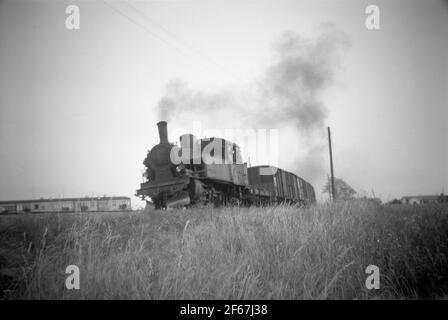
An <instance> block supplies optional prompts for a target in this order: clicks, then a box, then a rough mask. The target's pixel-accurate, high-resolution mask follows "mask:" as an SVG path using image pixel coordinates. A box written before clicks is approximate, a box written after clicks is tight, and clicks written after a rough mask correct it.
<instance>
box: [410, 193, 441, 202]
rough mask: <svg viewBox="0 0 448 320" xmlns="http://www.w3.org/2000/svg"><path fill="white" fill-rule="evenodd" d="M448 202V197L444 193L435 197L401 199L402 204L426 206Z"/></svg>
mask: <svg viewBox="0 0 448 320" xmlns="http://www.w3.org/2000/svg"><path fill="white" fill-rule="evenodd" d="M442 202H448V196H446V195H444V194H443V193H442V194H440V195H434V196H406V197H403V198H401V203H402V204H424V203H442Z"/></svg>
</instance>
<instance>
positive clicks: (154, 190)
mask: <svg viewBox="0 0 448 320" xmlns="http://www.w3.org/2000/svg"><path fill="white" fill-rule="evenodd" d="M157 126H158V131H159V138H160V143H159V144H157V145H155V146H154V147H153V148H152V149H151V150H150V151H149V152H148V154H147V156H146V158H145V160H144V161H143V164H144V166H145V172H144V174H143V175H144V178H145V180H146V181H145V182H143V183H141V185H140V189H138V190H137V192H136V195H137V196H139V197H141V199H143V200H146V201H147V202H149V201H148V200H147V198H150V199H151V200H152V203H153V204H154V206H155V208H156V209H164V208H170V207H183V206H189V205H194V204H199V203H203V204H205V203H213V204H214V205H215V206H220V205H253V204H257V205H259V204H262V205H263V204H273V203H280V202H287V203H298V204H303V205H308V204H311V203H314V202H315V201H316V197H315V193H314V188H313V186H312V185H311V184H310V183H308V182H307V181H305V180H304V179H302V178H300V177H298V176H296V175H295V174H293V173H290V172H288V171H285V170H283V169H280V168H276V167H272V166H254V167H250V168H248V167H247V164H246V163H243V162H242V158H241V152H240V148H239V147H238V145H236V144H235V143H233V142H231V141H227V140H225V139H222V138H217V137H212V138H206V139H199V140H198V139H197V138H196V137H195V136H194V135H192V134H184V135H182V136H181V137H180V148H179V147H178V146H177V145H175V144H173V143H170V142H169V141H168V131H167V123H166V121H160V122H158V123H157Z"/></svg>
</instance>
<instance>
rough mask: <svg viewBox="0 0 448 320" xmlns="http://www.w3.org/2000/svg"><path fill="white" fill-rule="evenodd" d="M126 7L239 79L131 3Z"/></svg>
mask: <svg viewBox="0 0 448 320" xmlns="http://www.w3.org/2000/svg"><path fill="white" fill-rule="evenodd" d="M125 4H126V5H128V6H129V7H131V8H132V9H134V11H136V12H137V13H138V14H139V15H140V16H141V17H143V18H144V19H145V20H146V21H148V22H149V23H151V24H153V25H155V26H157V27H158V28H160V29H161V30H162V31H163V32H165V33H166V34H167V35H168V36H170V37H171V38H173V39H174V40H175V41H177V42H178V43H180V44H181V45H182V46H184V47H185V48H187V49H189V50H190V51H192V52H193V53H195V54H196V55H198V56H200V57H201V58H204V59H206V60H208V62H209V63H210V64H211V65H213V66H215V67H217V68H219V69H221V71H224V72H226V73H228V74H229V75H231V76H232V77H233V78H235V79H237V77H236V76H235V75H234V74H233V72H231V71H229V70H228V69H227V68H225V67H224V66H222V65H221V64H219V63H217V62H216V61H214V60H213V59H211V58H210V57H208V56H207V55H205V54H204V53H202V52H201V51H200V50H198V49H197V48H195V47H194V46H192V45H191V44H189V43H187V42H185V41H184V40H183V39H181V38H180V37H179V36H177V35H176V34H175V33H173V32H171V31H170V30H168V29H166V28H165V27H164V26H162V25H161V24H160V23H158V22H157V21H155V20H154V19H152V18H151V17H149V16H148V15H147V14H145V13H143V12H141V11H140V10H138V9H137V8H136V7H135V6H133V5H132V4H130V3H127V2H125Z"/></svg>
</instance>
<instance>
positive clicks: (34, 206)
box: [0, 197, 132, 214]
mask: <svg viewBox="0 0 448 320" xmlns="http://www.w3.org/2000/svg"><path fill="white" fill-rule="evenodd" d="M128 210H132V207H131V199H130V198H129V197H85V198H57V199H37V200H14V201H0V214H1V213H21V212H35V213H38V212H101V211H128Z"/></svg>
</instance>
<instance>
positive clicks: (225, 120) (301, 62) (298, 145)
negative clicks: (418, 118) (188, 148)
mask: <svg viewBox="0 0 448 320" xmlns="http://www.w3.org/2000/svg"><path fill="white" fill-rule="evenodd" d="M348 46H349V40H348V37H347V35H346V34H345V33H343V32H341V31H339V30H338V29H337V28H335V27H334V26H333V25H331V24H325V25H322V26H320V27H319V28H318V29H317V36H316V37H315V38H313V39H305V38H302V37H301V36H300V35H298V34H297V33H295V32H292V31H290V32H286V33H284V34H283V35H282V36H281V37H279V39H277V41H275V42H274V44H273V51H274V57H273V63H272V64H271V65H270V66H269V67H268V68H267V69H266V70H265V72H264V73H263V74H262V75H261V76H260V77H259V78H258V79H256V80H255V81H253V83H251V84H250V85H247V86H246V87H244V88H239V89H227V90H220V91H218V92H213V93H209V92H203V91H200V90H193V89H190V88H189V87H188V86H187V84H186V83H184V82H182V81H179V80H173V81H171V82H169V83H168V84H167V86H166V89H165V90H166V92H165V96H164V97H163V98H162V99H161V100H160V101H159V104H158V111H159V117H160V119H161V120H167V121H169V122H172V123H175V124H177V125H180V126H182V125H184V126H188V124H189V122H191V121H193V120H199V121H202V123H204V124H205V125H206V126H208V127H214V128H218V129H219V128H235V127H239V128H254V129H255V128H266V129H269V128H277V129H280V130H282V129H285V128H287V129H288V130H287V131H288V136H287V137H285V143H281V144H280V156H281V158H282V159H285V158H286V156H288V157H289V158H288V160H285V161H284V163H283V164H282V163H281V162H280V165H283V166H285V167H286V168H287V169H289V170H291V171H294V172H296V173H298V174H299V175H302V176H304V177H305V178H306V177H307V178H308V179H311V180H312V179H315V178H317V177H321V176H324V177H325V176H326V171H323V170H324V169H323V160H324V159H325V158H324V156H325V155H324V151H325V144H326V141H325V139H324V133H325V130H324V129H325V127H324V126H325V120H326V117H327V108H326V106H325V105H324V102H323V99H322V98H323V92H324V90H325V89H327V88H329V87H330V86H331V85H332V84H333V83H334V79H335V73H336V72H337V70H338V67H339V58H340V55H341V53H343V52H344V51H345V49H346V48H348ZM291 135H292V136H291ZM280 136H282V134H281V135H280ZM296 149H297V150H298V149H300V150H298V151H297V152H295V150H296ZM282 151H284V153H282ZM305 171H306V172H305Z"/></svg>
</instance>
